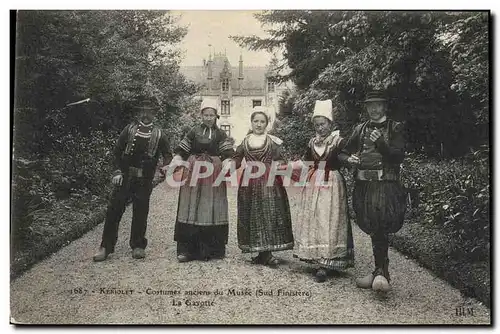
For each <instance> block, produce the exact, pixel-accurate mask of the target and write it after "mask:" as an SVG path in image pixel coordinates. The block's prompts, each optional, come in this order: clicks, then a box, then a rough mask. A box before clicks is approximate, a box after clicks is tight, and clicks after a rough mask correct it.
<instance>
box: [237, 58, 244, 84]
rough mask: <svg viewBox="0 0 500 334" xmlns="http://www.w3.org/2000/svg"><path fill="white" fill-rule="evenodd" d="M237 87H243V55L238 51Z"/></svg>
mask: <svg viewBox="0 0 500 334" xmlns="http://www.w3.org/2000/svg"><path fill="white" fill-rule="evenodd" d="M238 88H239V90H240V91H241V90H242V89H243V55H242V54H241V53H240V62H239V71H238Z"/></svg>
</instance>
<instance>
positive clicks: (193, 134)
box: [171, 98, 234, 262]
mask: <svg viewBox="0 0 500 334" xmlns="http://www.w3.org/2000/svg"><path fill="white" fill-rule="evenodd" d="M217 107H218V104H217V101H216V100H215V99H208V98H206V99H204V100H203V103H202V105H201V108H200V109H201V114H202V119H203V122H202V123H201V124H198V125H196V126H194V127H193V128H192V129H191V130H190V131H189V132H188V133H187V134H186V135H185V136H184V139H183V140H182V141H181V142H180V144H179V145H178V146H177V147H176V148H175V150H174V152H175V154H176V155H175V157H174V159H173V160H172V163H171V165H172V166H174V167H175V166H177V165H180V162H181V161H183V160H187V162H188V163H189V165H190V166H193V165H194V163H195V162H196V161H206V162H210V163H212V165H213V167H214V172H213V173H212V174H211V175H210V176H209V177H208V178H206V179H200V180H198V181H197V183H196V185H195V186H194V187H193V186H191V185H190V183H191V182H190V180H191V176H192V173H193V171H192V167H191V168H190V169H185V168H184V169H183V177H182V179H186V183H185V184H184V185H183V186H182V187H181V188H180V191H179V204H178V207H177V218H176V223H175V234H174V240H175V241H177V259H178V261H179V262H187V261H192V260H205V261H206V260H209V259H220V258H223V257H224V256H225V254H226V244H227V239H228V231H229V217H228V203H227V189H226V183H225V182H222V183H220V184H219V185H218V186H212V184H213V183H214V181H215V179H216V177H217V176H218V174H219V173H220V171H221V170H222V165H223V160H225V159H229V158H230V157H231V156H232V155H233V153H234V149H233V144H232V141H231V139H230V138H228V136H227V135H226V133H225V132H224V131H223V130H221V129H220V128H219V127H217V119H218V118H219V115H218V114H217Z"/></svg>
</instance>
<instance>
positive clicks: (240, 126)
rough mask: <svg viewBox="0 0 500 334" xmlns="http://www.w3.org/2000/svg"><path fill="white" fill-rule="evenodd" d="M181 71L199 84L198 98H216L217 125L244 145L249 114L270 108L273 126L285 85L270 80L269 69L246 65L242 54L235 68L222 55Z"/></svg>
mask: <svg viewBox="0 0 500 334" xmlns="http://www.w3.org/2000/svg"><path fill="white" fill-rule="evenodd" d="M181 72H182V73H183V74H184V75H185V76H186V77H187V78H188V79H190V80H192V81H194V82H196V83H197V84H198V85H200V87H201V88H200V91H199V93H198V95H199V97H201V98H203V99H205V98H210V99H216V100H217V103H218V105H219V110H220V119H219V121H218V126H219V127H220V128H221V129H222V130H224V131H226V133H227V134H228V135H229V136H231V137H233V138H234V140H235V145H238V144H239V143H241V141H242V140H243V138H244V137H245V135H246V134H247V133H248V130H249V129H250V115H251V113H252V109H253V107H255V106H258V105H261V106H265V107H267V109H268V111H269V114H270V116H271V123H270V124H269V128H271V127H272V125H273V123H274V120H275V118H276V113H277V112H278V110H279V96H280V93H281V92H282V91H283V90H284V89H286V86H285V85H277V84H275V83H273V82H272V80H270V76H271V75H272V71H271V67H270V66H245V65H244V63H243V57H242V56H241V55H240V57H239V61H238V66H232V64H231V63H230V62H229V59H228V58H227V56H226V55H225V54H223V53H215V54H214V55H213V57H212V54H210V55H209V57H208V61H207V60H206V59H203V61H202V65H200V66H183V67H181Z"/></svg>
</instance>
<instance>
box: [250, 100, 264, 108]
mask: <svg viewBox="0 0 500 334" xmlns="http://www.w3.org/2000/svg"><path fill="white" fill-rule="evenodd" d="M261 105H262V100H252V108H255V107H258V106H261Z"/></svg>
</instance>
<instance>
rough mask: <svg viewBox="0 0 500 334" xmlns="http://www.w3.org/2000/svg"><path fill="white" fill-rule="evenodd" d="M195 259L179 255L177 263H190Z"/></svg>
mask: <svg viewBox="0 0 500 334" xmlns="http://www.w3.org/2000/svg"><path fill="white" fill-rule="evenodd" d="M192 260H193V259H192V258H191V256H189V255H187V254H179V255H177V261H179V262H181V263H183V262H189V261H192Z"/></svg>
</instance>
